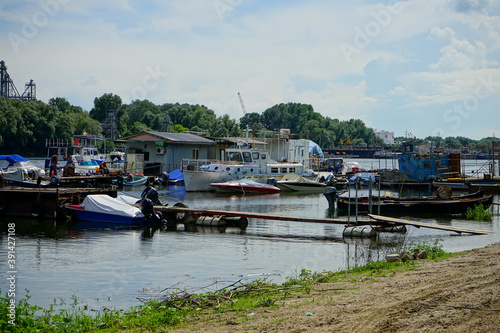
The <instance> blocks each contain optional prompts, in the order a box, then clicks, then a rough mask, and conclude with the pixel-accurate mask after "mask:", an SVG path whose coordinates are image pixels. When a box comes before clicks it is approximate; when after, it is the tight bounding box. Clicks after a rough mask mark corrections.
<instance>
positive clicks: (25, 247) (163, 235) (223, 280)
mask: <svg viewBox="0 0 500 333" xmlns="http://www.w3.org/2000/svg"><path fill="white" fill-rule="evenodd" d="M356 160H357V161H358V162H360V164H363V165H364V166H365V167H367V168H378V165H376V164H378V163H379V162H380V161H377V160H373V159H356ZM380 163H385V161H381V162H380ZM388 163H390V161H388ZM474 163H476V162H474ZM474 167H475V166H474V165H472V166H471V168H474ZM142 190H143V187H134V188H131V189H125V190H124V191H126V193H127V194H130V195H134V196H136V197H140V195H141V192H142ZM158 193H159V195H160V199H161V201H162V202H163V203H168V204H169V205H173V204H175V203H177V202H183V203H184V204H186V205H187V206H188V207H190V208H210V209H220V210H232V211H247V212H259V213H268V214H282V215H294V216H307V217H318V218H324V217H335V218H345V219H346V220H347V216H345V215H339V214H338V213H337V211H329V210H328V203H327V201H326V199H325V197H324V196H323V194H322V193H311V194H295V193H280V194H270V195H228V194H217V193H211V192H187V193H186V192H185V190H184V188H183V187H181V186H170V187H159V188H158ZM494 203H499V197H498V195H495V196H494ZM494 207H496V206H494ZM494 209H498V208H494ZM412 219H414V220H418V221H422V222H429V223H438V224H442V225H446V226H455V227H465V228H474V229H480V230H488V231H491V232H492V233H491V234H489V235H459V234H456V233H451V232H447V231H440V230H431V229H423V228H420V229H417V228H414V227H408V228H407V232H406V233H405V234H401V233H381V234H380V235H379V236H378V237H377V238H376V239H357V238H344V237H343V236H342V232H343V228H344V227H343V226H342V225H327V224H315V223H303V222H289V221H273V220H261V219H249V224H248V226H247V227H246V228H240V227H201V226H196V227H193V228H187V229H186V228H185V227H184V226H182V225H181V226H179V227H178V229H177V230H175V231H171V230H167V229H163V230H153V229H149V228H146V229H145V228H141V227H117V226H103V225H101V224H97V225H96V224H91V223H84V222H78V223H73V222H70V223H57V224H55V223H54V222H53V221H52V220H35V219H26V218H17V217H16V218H14V217H3V218H2V220H1V222H2V238H1V243H2V245H1V248H0V256H3V257H4V258H7V256H8V250H7V247H8V246H7V244H8V242H7V225H8V224H10V223H15V229H16V230H15V231H16V232H15V238H16V265H17V267H16V268H17V279H16V289H17V293H16V297H17V298H18V299H20V297H22V295H23V294H24V291H25V290H29V291H30V295H31V296H32V298H31V302H32V304H37V305H40V306H42V307H47V306H49V305H50V304H52V303H54V302H55V303H57V304H58V306H59V307H62V308H65V307H69V305H70V304H71V303H72V302H73V301H72V300H71V298H72V297H74V296H76V297H77V298H78V302H79V303H81V304H87V305H89V307H90V309H94V310H99V309H103V308H123V309H126V308H128V307H130V306H137V305H140V304H141V302H140V301H139V300H138V298H143V299H148V298H150V297H154V296H155V295H156V294H157V293H158V292H160V291H162V290H164V289H168V288H172V289H170V290H172V291H173V290H174V289H175V288H179V289H190V290H193V291H194V290H196V291H199V292H203V291H208V290H210V288H221V287H224V286H226V285H229V284H231V283H233V282H235V281H237V280H240V279H242V281H243V282H245V281H252V280H254V279H264V278H266V279H269V280H272V281H274V282H277V283H280V282H283V281H284V280H285V279H286V277H289V276H296V275H298V274H300V272H301V270H302V269H306V270H310V271H323V270H328V271H330V270H331V271H336V270H341V269H346V268H350V267H353V266H354V265H361V264H364V263H366V262H368V261H374V260H382V259H384V258H385V255H386V254H388V253H392V252H394V251H396V249H398V248H403V247H405V246H409V245H411V244H415V243H421V242H428V243H434V242H435V240H436V239H440V243H441V244H442V245H443V248H444V250H446V251H452V252H455V251H464V250H470V249H473V248H478V247H484V246H486V245H488V244H491V243H494V242H496V241H498V239H499V238H498V237H499V235H500V218H499V216H498V214H496V215H494V216H493V220H492V221H491V222H476V221H470V220H466V219H465V217H463V216H422V217H419V218H414V217H412ZM351 220H353V217H351ZM2 264H3V265H4V266H3V271H4V272H7V271H8V267H7V260H2ZM209 286H210V287H209ZM205 287H206V288H205ZM0 289H1V290H2V292H5V291H6V290H7V289H8V281H6V280H5V279H4V280H3V281H1V283H0Z"/></svg>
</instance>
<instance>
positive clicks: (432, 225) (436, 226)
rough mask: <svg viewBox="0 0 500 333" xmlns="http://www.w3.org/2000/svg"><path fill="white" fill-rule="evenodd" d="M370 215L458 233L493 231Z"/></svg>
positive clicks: (390, 221) (382, 219)
mask: <svg viewBox="0 0 500 333" xmlns="http://www.w3.org/2000/svg"><path fill="white" fill-rule="evenodd" d="M368 216H369V217H371V218H372V219H374V220H377V221H382V222H387V223H395V224H404V225H412V226H415V227H419V228H420V227H422V228H430V229H439V230H446V231H454V232H458V233H469V234H476V235H487V234H490V233H491V231H487V230H478V229H469V228H460V227H450V226H444V225H438V224H432V223H425V222H417V221H410V220H403V219H397V218H394V217H387V216H380V215H374V214H368Z"/></svg>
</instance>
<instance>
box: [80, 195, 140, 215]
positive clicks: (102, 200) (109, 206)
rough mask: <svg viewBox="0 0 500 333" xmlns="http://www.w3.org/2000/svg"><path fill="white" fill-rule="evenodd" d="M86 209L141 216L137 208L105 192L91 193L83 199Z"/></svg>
mask: <svg viewBox="0 0 500 333" xmlns="http://www.w3.org/2000/svg"><path fill="white" fill-rule="evenodd" d="M83 205H84V206H85V210H86V211H91V212H97V213H104V214H110V215H117V216H128V217H141V216H143V215H142V212H141V210H140V209H139V208H137V207H133V206H130V205H128V204H126V203H124V202H123V201H121V200H119V199H115V198H112V197H110V196H109V195H106V194H91V195H87V197H86V198H85V199H84V200H83Z"/></svg>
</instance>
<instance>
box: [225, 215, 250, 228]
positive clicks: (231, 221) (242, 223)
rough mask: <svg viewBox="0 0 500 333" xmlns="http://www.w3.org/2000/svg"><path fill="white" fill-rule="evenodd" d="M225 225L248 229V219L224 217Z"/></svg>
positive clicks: (243, 217)
mask: <svg viewBox="0 0 500 333" xmlns="http://www.w3.org/2000/svg"><path fill="white" fill-rule="evenodd" d="M223 219H224V221H225V223H226V224H227V225H228V226H231V227H246V226H247V225H248V219H247V218H246V217H245V216H224V217H223Z"/></svg>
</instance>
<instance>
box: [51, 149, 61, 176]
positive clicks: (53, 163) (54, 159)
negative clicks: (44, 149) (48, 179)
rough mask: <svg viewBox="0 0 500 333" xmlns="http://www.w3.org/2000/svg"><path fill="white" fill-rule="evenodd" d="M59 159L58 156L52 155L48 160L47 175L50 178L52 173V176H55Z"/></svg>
mask: <svg viewBox="0 0 500 333" xmlns="http://www.w3.org/2000/svg"><path fill="white" fill-rule="evenodd" d="M58 157H59V154H57V153H56V154H54V155H52V157H51V158H50V170H49V175H51V176H52V173H54V175H57V158H58Z"/></svg>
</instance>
